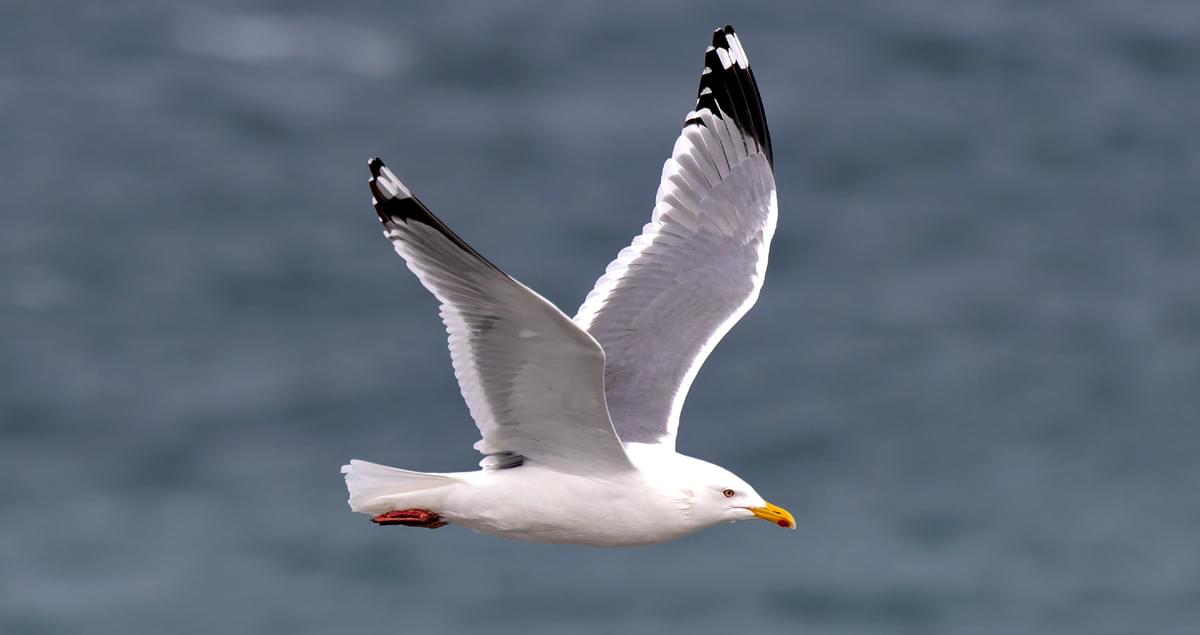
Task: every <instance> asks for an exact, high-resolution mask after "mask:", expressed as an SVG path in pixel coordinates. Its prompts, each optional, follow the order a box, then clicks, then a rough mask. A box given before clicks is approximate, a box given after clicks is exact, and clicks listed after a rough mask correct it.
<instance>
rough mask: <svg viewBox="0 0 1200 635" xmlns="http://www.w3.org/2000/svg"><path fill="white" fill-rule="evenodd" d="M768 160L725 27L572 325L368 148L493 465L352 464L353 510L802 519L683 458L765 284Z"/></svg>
mask: <svg viewBox="0 0 1200 635" xmlns="http://www.w3.org/2000/svg"><path fill="white" fill-rule="evenodd" d="M772 165H773V160H772V154H771V138H770V135H769V133H768V131H767V121H766V116H765V115H764V113H763V106H762V101H761V99H760V98H759V94H758V86H757V84H756V83H755V81H754V73H753V72H752V71H751V70H750V61H749V60H748V59H747V57H746V52H745V50H744V49H743V48H742V45H741V43H740V41H739V40H738V36H737V34H735V33H734V31H733V28H732V27H729V26H726V27H724V28H721V29H717V30H716V31H715V32H714V33H713V38H712V46H710V47H708V50H707V51H706V53H705V56H704V70H703V71H702V72H701V75H700V88H699V91H698V94H697V98H696V107H695V109H694V110H692V111H691V112H690V113H688V114H687V116H686V117H685V119H684V123H683V131H682V132H681V133H680V135H679V138H678V140H676V142H675V147H674V149H673V150H672V152H671V158H670V159H668V160H667V162H666V164H665V165H664V166H663V171H662V181H661V183H660V185H659V188H658V194H657V199H656V202H655V206H654V212H653V215H652V216H651V219H650V222H649V223H648V224H646V225H645V226H644V227H643V228H642V233H641V234H640V235H638V236H637V237H636V238H634V239H633V242H632V243H631V244H630V245H629V246H628V247H626V248H624V249H623V250H621V252H620V253H619V254H618V255H617V258H616V260H614V261H613V262H612V263H611V264H610V265H609V266H608V268H607V269H606V270H605V272H604V275H602V276H601V277H600V279H599V280H598V281H597V282H596V286H595V288H593V289H592V291H591V292H590V293H589V294H588V295H587V298H586V299H585V300H584V302H583V306H581V307H580V308H579V312H578V313H577V314H576V315H575V317H574V318H570V317H567V315H566V314H564V313H563V312H562V311H561V310H559V309H558V307H556V306H554V305H553V304H551V303H550V302H549V301H547V300H546V299H545V298H543V297H542V296H540V295H538V294H537V292H535V291H533V290H532V289H530V288H529V287H527V286H525V285H523V284H521V283H520V282H518V281H517V280H515V279H513V278H512V277H510V276H509V275H507V274H505V273H504V272H503V271H501V270H500V268H498V267H497V266H496V265H494V264H492V263H491V262H490V261H488V260H487V259H486V258H484V257H483V256H482V255H480V254H479V252H477V251H475V250H474V249H472V248H471V246H470V245H468V244H467V243H466V241H464V240H463V239H462V238H459V236H458V235H457V234H455V233H454V232H453V231H451V230H450V228H449V227H447V226H446V225H445V223H443V222H442V221H441V220H439V219H438V218H437V217H436V216H434V215H433V212H431V211H430V210H429V208H427V207H426V206H425V205H424V203H422V202H421V201H420V200H419V199H417V197H416V196H414V195H413V193H412V191H411V190H410V189H409V188H408V187H407V186H406V185H404V184H403V183H401V182H400V180H399V179H397V178H396V176H395V175H394V174H393V173H392V171H391V170H389V169H388V168H387V167H386V166H385V165H384V164H383V162H382V161H380V160H379V159H372V160H371V161H370V162H369V167H370V170H371V178H370V187H371V195H372V204H373V205H374V206H375V211H376V213H377V214H378V215H379V219H380V221H382V223H383V227H384V235H385V236H386V237H387V238H388V239H389V240H391V242H392V246H393V247H394V248H395V249H396V252H397V253H399V254H400V256H401V257H402V258H404V261H405V262H406V263H407V264H408V268H409V269H411V270H412V272H413V273H415V274H416V276H417V278H418V279H419V280H420V281H421V284H422V285H424V286H425V288H426V289H428V290H429V291H430V292H431V293H433V295H434V296H435V297H436V298H437V300H438V302H439V303H440V304H441V316H442V321H443V322H444V323H445V325H446V330H447V331H448V333H449V343H450V357H451V361H452V362H453V365H454V375H455V377H457V378H458V383H459V387H460V388H461V390H462V395H463V398H464V399H465V400H466V402H467V407H468V408H469V410H470V412H471V417H472V418H473V419H474V420H475V424H476V426H478V428H479V432H480V435H481V437H482V438H481V440H480V441H479V442H477V443H476V444H475V449H477V450H479V452H481V453H482V454H483V455H484V458H483V460H482V461H481V462H480V468H481V469H479V470H476V471H471V472H447V473H426V472H415V471H410V470H402V469H399V468H393V467H386V466H383V465H378V464H375V463H369V462H367V461H360V460H352V461H350V464H349V465H345V466H343V467H342V473H343V474H344V475H345V480H346V486H347V488H348V489H349V492H350V501H349V502H350V507H351V509H353V510H354V511H356V512H362V513H365V514H370V515H371V516H372V517H373V518H372V520H373V521H374V522H376V523H378V524H380V525H406V526H417V527H428V528H437V527H441V526H444V525H446V524H448V523H450V524H456V525H462V526H463V527H467V528H470V529H473V530H475V531H478V532H481V533H486V534H494V535H498V536H504V537H508V538H515V539H521V540H530V541H536V542H552V543H573V544H586V545H598V546H624V545H639V544H650V543H658V542H663V541H667V540H672V539H675V538H679V537H681V536H685V535H688V534H691V533H693V532H696V531H699V530H702V529H705V528H707V527H711V526H714V525H716V524H719V523H724V522H734V521H738V520H744V519H751V518H761V519H764V520H768V521H770V522H772V523H775V524H777V525H779V526H781V527H787V528H793V529H794V528H795V526H796V522H795V519H794V518H793V517H792V514H791V513H789V512H788V511H787V510H785V509H783V508H782V507H778V506H776V505H773V504H771V503H768V502H766V501H765V500H763V498H762V497H761V496H760V495H759V494H758V492H756V491H755V490H754V488H753V487H751V486H750V485H749V484H748V483H746V482H745V481H744V480H742V479H741V478H739V477H738V476H736V475H735V474H733V473H732V472H730V471H729V470H726V469H725V468H722V467H720V466H718V465H715V464H713V463H709V462H707V461H703V460H700V459H697V458H693V457H690V456H686V455H684V454H680V453H678V452H676V451H675V436H676V433H677V431H678V429H679V415H680V410H681V409H682V408H683V402H684V399H685V398H686V397H687V393H688V388H689V387H690V386H691V384H692V380H693V379H694V378H695V376H696V373H697V372H698V371H699V369H700V366H701V365H702V364H703V363H704V360H705V359H706V358H707V357H708V355H709V353H710V352H711V351H712V349H713V347H715V346H716V344H717V342H719V341H720V340H721V338H722V337H724V335H725V333H726V332H728V331H729V329H730V328H731V327H732V326H733V325H734V323H736V322H737V321H738V320H739V319H740V318H741V317H742V316H743V315H744V314H745V313H746V311H748V310H749V309H750V307H751V306H752V305H753V304H754V302H755V300H757V299H758V294H759V290H760V289H761V288H762V284H763V277H764V275H765V274H766V270H767V254H768V251H769V249H770V244H771V238H772V236H773V235H774V233H775V223H776V217H777V210H776V198H775V177H774V174H773V172H772Z"/></svg>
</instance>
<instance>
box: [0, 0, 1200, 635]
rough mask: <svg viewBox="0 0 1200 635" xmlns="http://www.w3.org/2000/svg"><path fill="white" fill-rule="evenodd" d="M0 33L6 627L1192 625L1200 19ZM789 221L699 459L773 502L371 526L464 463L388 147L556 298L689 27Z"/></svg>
mask: <svg viewBox="0 0 1200 635" xmlns="http://www.w3.org/2000/svg"><path fill="white" fill-rule="evenodd" d="M733 5H734V3H728V2H723V3H722V2H701V3H690V2H688V3H685V2H672V3H653V4H652V3H638V4H637V5H632V6H615V5H614V4H613V3H604V2H581V3H534V2H518V3H504V4H502V3H485V2H473V3H472V2H468V3H447V4H446V5H445V6H439V5H436V4H435V3H413V4H406V3H398V2H373V3H367V2H350V3H324V2H312V1H309V2H289V3H282V2H266V1H252V2H217V1H212V0H201V1H196V2H188V3H182V2H180V3H159V2H150V1H148V0H114V1H112V2H104V3H82V2H81V3H69V2H61V3H56V2H41V3H34V2H24V3H23V2H7V3H3V4H2V5H0V52H2V54H0V121H2V125H0V171H2V174H3V177H2V178H0V183H2V186H0V187H2V190H3V204H2V205H0V209H2V210H3V219H4V230H3V231H0V262H2V263H3V265H4V267H3V274H2V275H0V323H2V324H3V327H4V332H5V335H4V337H3V339H2V340H0V342H2V343H0V469H2V472H3V477H0V633H5V634H10V633H11V634H25V633H29V634H58V633H89V634H106V633H165V632H169V633H173V634H177V635H186V634H191V633H196V634H201V633H204V634H208V633H277V632H278V633H284V632H286V633H291V634H300V633H353V632H394V633H416V632H424V633H495V634H507V633H584V634H587V633H668V632H671V633H731V632H755V633H823V634H838V635H842V634H844V635H851V634H853V635H866V634H878V633H912V634H918V633H919V634H941V633H946V634H976V633H978V634H991V633H995V634H1011V633H1021V634H1022V635H1036V634H1043V633H1044V634H1047V635H1071V634H1080V635H1115V634H1126V633H1128V634H1140V633H1156V634H1174V633H1180V634H1182V633H1194V632H1197V631H1196V629H1197V628H1200V496H1197V490H1196V487H1197V483H1198V482H1200V429H1198V425H1200V178H1198V177H1200V125H1197V123H1196V122H1197V105H1198V104H1200V5H1197V4H1195V3H1194V2H1185V1H1179V2H1153V3H1129V2H1120V1H1118V0H1087V1H1084V0H1074V1H1067V2H1058V3H1053V4H1048V3H1035V2H985V1H978V2H976V1H968V2H950V1H945V0H914V1H910V2H902V3H901V2H884V1H882V0H871V1H867V2H859V3H845V2H818V1H807V2H798V3H778V4H744V5H743V4H738V5H736V6H733ZM727 22H728V23H732V24H733V25H734V26H735V27H736V28H737V29H738V30H739V32H740V33H741V36H742V39H743V43H744V44H745V46H746V48H747V51H748V53H749V56H750V58H751V60H752V61H753V63H754V68H755V72H756V75H757V77H758V80H759V83H760V87H761V89H762V93H763V96H764V100H765V102H766V110H767V115H768V119H769V121H770V125H771V131H772V134H773V138H774V143H775V157H776V170H777V175H776V178H777V181H778V185H779V200H780V221H779V231H778V233H777V235H776V238H775V243H774V249H773V253H772V265H771V270H770V272H769V274H768V279H767V284H766V287H765V289H764V291H763V294H762V297H761V299H760V301H759V303H758V305H757V307H756V308H755V309H754V310H753V311H752V312H751V313H750V314H749V315H748V316H747V317H746V319H745V320H743V321H742V323H741V324H739V325H738V326H737V327H736V328H735V329H734V331H733V332H732V333H731V334H730V335H729V336H728V337H727V338H726V340H725V341H724V342H723V343H722V345H721V346H720V347H718V349H717V350H716V352H715V353H714V354H713V356H712V357H711V359H710V360H709V362H708V364H707V365H706V366H705V368H704V370H703V371H702V372H701V374H700V376H699V378H698V380H697V382H696V384H695V386H694V387H693V390H692V393H691V398H690V400H689V402H688V406H687V407H686V408H685V410H684V412H683V425H682V431H681V437H680V447H681V449H682V450H683V451H685V452H688V453H691V454H694V455H697V456H701V457H704V458H707V459H710V460H714V461H716V462H719V463H721V464H723V465H725V466H727V467H729V468H731V469H733V470H734V471H736V472H738V473H739V474H741V475H743V476H744V477H746V478H747V479H748V480H749V481H750V482H752V483H754V484H755V485H756V487H757V488H758V490H759V491H760V492H762V493H763V494H764V495H765V496H766V497H767V498H768V499H769V500H772V501H775V502H777V503H779V504H782V505H784V506H787V507H789V508H791V509H792V510H793V511H794V512H796V516H797V519H798V521H799V529H798V531H795V532H787V531H780V530H778V529H777V528H774V527H772V526H770V525H767V524H765V523H741V524H738V525H735V526H728V527H720V528H716V529H714V530H711V531H708V532H705V533H702V534H699V535H696V536H693V537H690V538H687V539H684V540H681V541H678V542H675V543H670V544H666V545H661V546H654V547H647V548H638V549H629V550H603V549H591V548H583V547H565V546H545V545H532V544H523V543H515V542H506V541H502V540H499V539H495V538H491V537H487V536H480V535H476V534H472V533H470V532H468V531H465V530H463V529H460V528H456V527H447V528H445V529H441V530H438V531H432V532H431V531H425V530H406V529H396V528H379V527H376V526H374V525H372V524H371V523H370V522H368V520H367V518H366V517H364V516H360V515H355V514H351V513H350V512H349V511H348V509H347V508H346V505H345V496H346V495H345V491H344V488H343V485H342V483H341V479H340V475H339V474H338V467H339V466H340V465H341V464H342V463H343V462H344V461H345V460H346V459H349V458H352V457H358V458H364V459H370V460H375V461H380V462H384V463H389V464H393V465H400V466H406V467H411V468H414V469H427V470H455V469H469V468H470V467H472V466H473V465H474V464H475V462H476V461H477V460H478V457H477V456H476V455H475V454H474V452H473V451H472V450H471V443H472V442H473V441H474V440H475V439H476V432H475V429H474V427H473V426H472V424H471V422H470V419H469V417H468V415H467V412H466V408H465V407H464V406H463V404H462V402H461V399H460V397H459V396H458V392H457V387H456V385H455V383H454V379H453V376H452V374H451V370H450V365H449V359H448V356H447V354H446V351H445V342H444V335H443V333H442V329H441V325H440V324H439V322H438V319H437V317H436V311H435V306H434V303H433V301H432V299H431V298H430V297H429V296H428V295H427V294H426V293H425V291H424V290H423V289H421V288H420V286H419V284H418V283H417V282H416V280H415V279H414V278H413V277H412V276H411V275H410V274H409V273H408V271H407V270H406V269H405V268H404V266H403V263H402V262H401V261H400V260H399V259H398V258H397V257H396V256H395V255H394V254H393V253H392V251H391V249H390V247H389V245H388V244H387V243H386V241H385V240H383V238H381V236H380V232H379V228H378V224H377V222H376V221H375V220H374V214H373V213H372V211H371V209H370V205H369V194H368V191H367V188H366V179H367V169H366V160H367V159H368V158H369V157H371V156H375V155H379V156H382V157H383V158H384V159H385V160H386V161H387V162H388V163H389V165H390V166H391V167H392V168H393V169H394V170H395V171H396V172H397V173H398V174H399V175H401V177H402V178H403V179H404V180H405V182H406V183H408V184H409V185H411V186H412V188H413V189H414V190H415V191H417V192H419V193H420V194H421V196H422V198H423V199H424V200H425V201H426V202H427V203H428V204H430V206H431V207H432V208H433V209H434V210H436V211H437V212H438V213H439V214H440V215H441V216H442V217H443V218H444V219H445V220H446V221H447V222H448V223H449V224H450V225H451V226H452V227H454V228H456V229H457V230H458V231H459V233H461V234H462V235H463V236H464V237H465V238H466V239H467V240H468V241H470V242H472V244H473V245H474V246H475V247H476V248H477V249H479V250H480V251H481V252H483V253H484V254H486V255H488V256H489V257H490V258H491V259H492V260H494V261H495V262H496V263H498V264H499V265H500V266H501V267H503V268H505V269H506V270H507V271H508V272H509V273H511V274H512V275H514V276H515V277H517V278H519V279H521V280H522V281H523V282H525V283H527V284H529V285H530V286H532V287H533V288H535V289H538V290H539V291H541V292H542V293H543V294H545V295H546V296H547V297H548V298H550V299H551V300H553V301H555V302H557V303H559V304H560V306H562V307H563V308H564V309H565V310H566V311H567V312H568V313H573V311H574V309H575V308H576V307H577V306H578V304H579V302H581V301H582V299H583V296H584V295H585V293H586V291H587V290H588V289H589V288H590V286H591V284H592V283H593V282H594V280H595V278H596V277H597V276H598V275H599V274H600V273H601V271H602V270H603V268H604V266H605V265H606V264H607V262H608V261H609V260H610V259H611V258H612V257H613V256H614V255H615V254H616V252H617V251H618V250H619V249H620V248H621V247H622V246H623V245H625V244H626V243H627V242H628V240H629V239H630V238H631V237H632V236H633V235H634V234H635V233H636V232H637V231H638V229H639V227H640V226H641V224H642V223H644V222H645V221H646V219H647V218H648V216H649V211H650V208H651V205H652V203H653V195H654V191H655V188H656V186H657V181H658V175H659V170H660V168H661V165H662V161H663V160H664V159H665V158H666V156H667V153H668V152H669V151H670V148H671V144H672V143H673V140H674V138H675V136H676V134H677V132H678V127H679V125H680V123H681V122H682V119H683V116H684V114H685V113H686V112H687V111H688V110H689V108H690V106H691V105H692V100H693V97H694V91H695V85H696V82H697V77H698V73H699V70H700V67H701V59H702V53H703V50H704V47H705V46H706V45H707V40H708V37H709V32H710V30H711V29H713V28H715V27H718V26H720V25H722V24H725V23H727Z"/></svg>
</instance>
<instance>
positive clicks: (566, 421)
mask: <svg viewBox="0 0 1200 635" xmlns="http://www.w3.org/2000/svg"><path fill="white" fill-rule="evenodd" d="M370 168H371V180H370V185H371V194H372V195H373V201H372V202H373V203H374V205H375V211H376V213H377V214H378V215H379V219H380V221H382V222H383V226H384V235H385V236H387V237H388V238H389V239H391V241H392V245H393V246H394V247H395V248H396V252H397V253H399V254H400V255H401V256H402V257H403V258H404V260H405V262H406V263H408V268H409V269H411V270H412V272H413V273H415V274H416V275H417V278H419V279H420V281H421V284H423V285H425V288H426V289H429V291H430V292H431V293H433V295H434V296H435V297H436V298H437V299H438V301H439V302H440V303H441V315H442V321H443V322H444V323H445V324H446V330H447V332H448V333H449V340H450V356H451V359H452V361H453V364H454V375H455V377H457V378H458V384H459V388H460V389H461V390H462V395H463V398H464V399H465V400H466V402H467V407H468V408H469V409H470V411H471V416H472V418H474V419H475V424H476V425H477V426H478V427H479V431H480V433H481V435H482V437H483V438H482V440H480V441H479V442H478V443H476V444H475V448H476V449H478V450H479V451H480V452H482V453H484V454H487V455H490V456H492V457H494V459H493V460H491V461H489V460H486V459H485V461H484V465H485V466H488V465H491V466H504V465H511V464H513V463H514V462H517V461H519V460H521V459H522V458H526V459H530V460H533V461H536V462H539V463H542V464H544V465H547V466H550V467H553V468H555V469H560V470H564V471H573V472H586V473H589V474H591V473H595V472H596V471H597V469H610V470H624V469H630V468H631V464H630V463H629V459H628V457H627V456H626V455H625V450H624V448H623V447H622V446H621V442H620V440H619V439H618V438H617V435H616V433H615V431H614V430H613V426H612V422H611V421H610V420H609V417H608V408H607V406H606V405H605V399H604V352H603V351H602V350H601V348H600V345H599V344H597V343H596V340H594V339H592V337H591V336H590V335H588V334H587V332H585V331H584V330H583V329H581V328H579V327H578V326H576V325H575V323H574V322H572V321H571V319H570V318H568V317H567V316H566V315H564V314H563V313H562V311H560V310H558V308H557V307H555V306H554V305H553V304H551V303H550V302H549V301H547V300H546V299H545V298H543V297H542V296H540V295H538V294H537V293H535V292H534V291H532V290H531V289H529V288H528V287H526V286H525V285H523V284H521V283H520V282H517V281H516V280H514V279H513V278H511V277H509V276H508V275H507V274H505V273H504V272H503V271H501V270H500V269H499V268H497V267H496V266H495V265H493V264H492V263H491V262H488V260H487V259H485V258H484V257H483V256H481V255H479V253H477V252H476V251H475V250H474V249H472V248H471V246H470V245H468V244H467V243H466V242H465V241H463V240H462V239H461V238H459V237H458V236H457V235H456V234H455V233H454V232H452V231H450V228H448V227H446V225H445V224H443V223H442V222H441V221H440V220H438V218H437V217H436V216H434V215H433V213H432V212H430V211H429V209H428V208H427V207H425V205H424V204H422V203H421V201H419V200H418V199H417V198H416V197H414V196H413V195H412V193H411V192H410V191H409V190H408V188H406V187H405V186H404V184H402V183H401V182H400V181H399V180H398V179H397V178H396V176H395V175H394V174H392V172H391V170H389V169H388V168H387V167H386V166H384V165H383V162H382V161H380V160H379V159H372V160H371V162H370Z"/></svg>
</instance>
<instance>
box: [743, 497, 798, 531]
mask: <svg viewBox="0 0 1200 635" xmlns="http://www.w3.org/2000/svg"><path fill="white" fill-rule="evenodd" d="M746 509H749V510H750V511H752V512H754V515H755V516H757V517H758V518H761V519H763V520H769V521H771V522H773V523H775V524H776V525H779V526H780V527H783V528H784V529H795V528H796V519H795V518H793V517H792V513H791V512H789V511H788V510H786V509H784V508H782V507H780V506H778V505H772V504H771V503H767V504H766V506H765V507H747V508H746Z"/></svg>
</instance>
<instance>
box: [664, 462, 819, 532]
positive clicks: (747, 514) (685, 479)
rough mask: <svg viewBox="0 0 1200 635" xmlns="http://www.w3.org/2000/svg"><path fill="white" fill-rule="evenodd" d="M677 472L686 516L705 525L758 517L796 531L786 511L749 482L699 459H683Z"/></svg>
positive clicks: (794, 521) (793, 521) (794, 522)
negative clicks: (684, 502)
mask: <svg viewBox="0 0 1200 635" xmlns="http://www.w3.org/2000/svg"><path fill="white" fill-rule="evenodd" d="M677 456H679V457H680V458H682V459H686V461H685V463H684V466H683V469H681V470H679V471H678V472H677V473H676V477H677V478H680V477H681V478H680V481H677V482H679V483H680V485H681V486H682V491H683V492H684V497H685V498H686V500H687V506H688V513H689V515H690V516H691V517H692V518H693V520H694V521H696V522H698V523H701V524H704V525H715V524H718V523H722V522H735V521H739V520H749V519H751V518H760V519H762V520H766V521H770V522H772V523H775V524H776V525H779V526H780V527H783V528H785V529H795V528H796V519H795V518H794V517H793V516H792V514H791V512H789V511H788V510H786V509H784V508H782V507H780V506H778V505H774V504H772V503H768V502H767V501H765V500H763V497H762V496H760V495H759V494H758V492H756V491H754V488H753V487H751V486H750V484H749V483H747V482H746V481H744V480H742V479H741V478H740V477H739V476H737V475H736V474H734V473H733V472H730V471H729V470H727V469H725V468H723V467H721V466H719V465H713V464H712V463H708V462H705V461H701V460H699V459H694V458H691V457H684V456H683V455H677Z"/></svg>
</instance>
